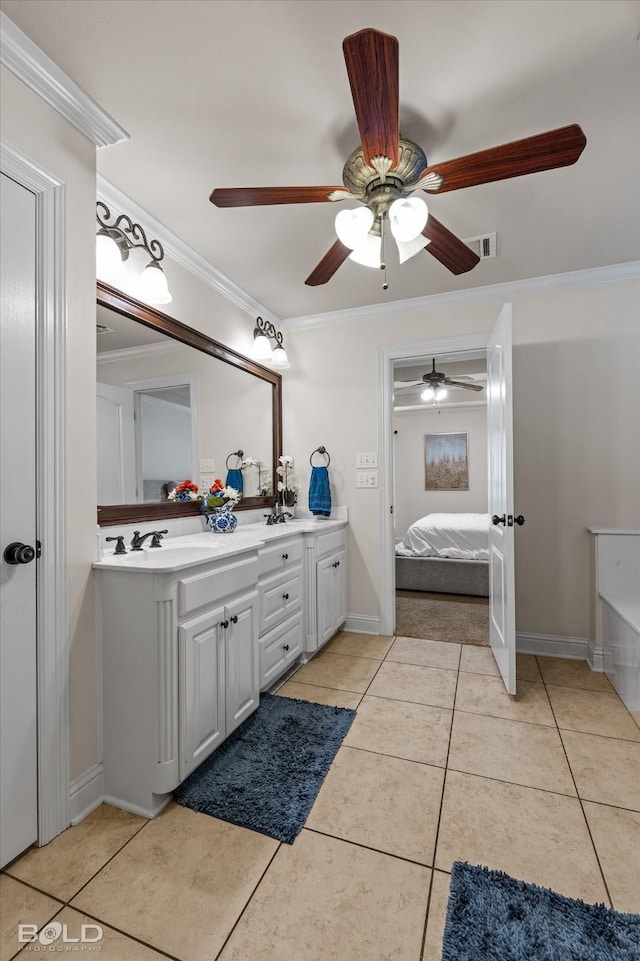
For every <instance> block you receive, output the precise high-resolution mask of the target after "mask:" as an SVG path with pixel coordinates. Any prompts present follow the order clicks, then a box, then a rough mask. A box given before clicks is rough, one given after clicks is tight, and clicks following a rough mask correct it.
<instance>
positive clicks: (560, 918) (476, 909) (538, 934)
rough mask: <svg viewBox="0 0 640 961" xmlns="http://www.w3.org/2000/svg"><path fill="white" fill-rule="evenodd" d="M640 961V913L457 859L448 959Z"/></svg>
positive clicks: (445, 959)
mask: <svg viewBox="0 0 640 961" xmlns="http://www.w3.org/2000/svg"><path fill="white" fill-rule="evenodd" d="M524 959H531V961H638V959H640V915H637V914H620V913H619V912H618V911H613V910H612V909H611V908H605V907H604V905H602V904H585V902H584V901H577V900H574V899H573V898H566V897H564V896H563V895H561V894H556V893H555V891H550V890H549V889H548V888H540V887H538V886H537V885H535V884H526V883H525V882H524V881H517V880H516V879H515V878H511V877H509V875H508V874H503V873H502V871H490V870H489V869H488V868H480V867H475V866H474V865H471V864H465V863H463V862H460V861H456V863H455V864H454V866H453V871H452V874H451V889H450V896H449V906H448V908H447V922H446V925H445V931H444V942H443V946H442V961H524Z"/></svg>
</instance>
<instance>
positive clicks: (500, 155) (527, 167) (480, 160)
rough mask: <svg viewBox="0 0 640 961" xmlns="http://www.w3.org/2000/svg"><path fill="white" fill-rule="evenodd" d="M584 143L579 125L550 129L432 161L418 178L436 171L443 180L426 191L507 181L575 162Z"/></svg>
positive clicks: (441, 190) (442, 191)
mask: <svg viewBox="0 0 640 961" xmlns="http://www.w3.org/2000/svg"><path fill="white" fill-rule="evenodd" d="M586 143H587V138H586V137H585V135H584V133H583V132H582V129H581V128H580V127H579V126H578V124H572V125H571V126H569V127H560V128H559V129H558V130H549V131H548V132H547V133H541V134H538V135H537V136H535V137H525V139H524V140H514V141H513V143H505V144H502V146H500V147H491V148H490V149H489V150H480V151H479V152H478V153H472V154H468V155H467V156H466V157H458V158H457V160H448V161H446V162H445V163H441V164H433V165H432V166H431V167H427V168H426V170H424V171H423V173H422V177H421V178H420V179H421V180H422V179H424V178H425V177H427V176H428V175H429V174H430V173H435V174H439V175H440V176H441V177H443V178H444V182H443V183H442V185H441V186H440V187H438V188H430V187H425V188H424V189H425V190H426V191H427V192H428V193H439V194H441V193H444V192H445V191H446V190H460V189H461V188H462V187H475V186H476V185H477V184H488V183H493V182H494V181H496V180H508V179H509V178H510V177H522V176H524V175H525V174H535V173H538V172H539V171H541V170H553V169H554V168H555V167H568V166H569V165H570V164H574V163H575V162H576V160H577V159H578V157H579V156H580V154H581V153H582V151H583V150H584V148H585V145H586Z"/></svg>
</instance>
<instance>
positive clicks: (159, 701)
mask: <svg viewBox="0 0 640 961" xmlns="http://www.w3.org/2000/svg"><path fill="white" fill-rule="evenodd" d="M123 562H124V563H126V560H125V559H124V558H123ZM97 566H98V568H100V565H97ZM257 585H258V551H257V548H254V549H252V550H250V551H245V552H240V553H238V554H235V555H233V556H229V557H225V558H224V559H221V560H217V561H215V560H214V561H207V562H206V563H202V564H197V565H195V566H191V567H188V568H186V569H182V570H178V571H167V572H154V573H151V572H146V571H145V572H143V571H139V570H133V569H128V570H118V569H117V568H116V567H113V568H110V569H105V568H104V567H103V568H102V569H100V570H99V586H100V592H99V596H100V608H101V619H102V647H103V717H104V780H105V800H107V801H109V802H110V803H113V804H115V805H116V806H118V807H122V808H125V809H127V810H130V811H134V812H135V813H137V814H141V815H143V816H145V817H153V815H154V814H156V813H157V812H158V811H159V810H160V809H161V808H162V807H163V805H164V804H165V803H166V800H167V795H168V794H169V793H170V792H171V791H172V790H173V789H174V788H175V787H177V785H178V784H179V783H180V781H182V780H183V779H184V778H185V777H186V776H187V774H189V772H190V771H192V770H193V768H195V767H197V765H198V764H200V763H201V762H202V761H203V760H204V759H205V758H206V757H207V756H208V755H209V754H210V753H211V752H212V751H213V750H215V748H216V747H218V746H219V744H220V743H221V742H222V741H223V740H224V739H225V737H227V736H228V735H229V734H230V733H231V731H233V730H234V729H235V728H236V727H237V726H238V725H239V724H240V723H242V721H244V720H245V719H246V718H247V717H248V716H249V715H250V714H251V713H252V711H254V710H255V709H256V708H257V707H258V703H259V660H258V621H259V595H258V590H257Z"/></svg>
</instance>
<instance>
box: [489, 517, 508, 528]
mask: <svg viewBox="0 0 640 961" xmlns="http://www.w3.org/2000/svg"><path fill="white" fill-rule="evenodd" d="M491 523H492V524H495V525H496V526H497V525H498V524H506V523H507V518H506V516H505V515H504V514H503V515H502V517H498V515H497V514H494V515H493V517H492V518H491Z"/></svg>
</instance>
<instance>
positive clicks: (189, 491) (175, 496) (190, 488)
mask: <svg viewBox="0 0 640 961" xmlns="http://www.w3.org/2000/svg"><path fill="white" fill-rule="evenodd" d="M167 500H170V501H200V500H202V495H201V494H199V493H198V485H197V484H194V483H193V481H190V480H183V481H182V483H181V484H178V485H177V487H174V488H173V490H172V491H170V492H169V494H168V495H167Z"/></svg>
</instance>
